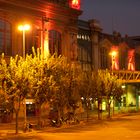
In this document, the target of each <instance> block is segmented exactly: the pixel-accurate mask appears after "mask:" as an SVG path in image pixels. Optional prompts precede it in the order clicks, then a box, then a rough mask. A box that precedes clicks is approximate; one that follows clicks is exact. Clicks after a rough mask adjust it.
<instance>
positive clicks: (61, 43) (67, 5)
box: [0, 0, 82, 60]
mask: <svg viewBox="0 0 140 140" xmlns="http://www.w3.org/2000/svg"><path fill="white" fill-rule="evenodd" d="M81 13H82V12H81V11H80V0H38V1H33V0H31V1H30V2H29V1H28V0H20V1H19V0H8V1H7V0H0V54H2V53H5V55H6V56H7V57H9V56H15V55H16V54H19V55H21V56H22V33H21V32H19V31H18V29H17V28H18V25H19V24H29V25H30V26H31V29H30V30H29V31H28V32H26V33H25V34H26V35H25V38H26V42H25V47H26V48H25V52H26V53H31V51H32V49H31V48H32V46H34V47H35V48H40V51H41V52H42V53H43V55H44V57H46V56H47V55H48V53H50V54H54V53H56V54H57V55H60V54H61V55H64V56H66V57H68V58H69V59H70V60H71V59H72V60H76V59H77V32H78V27H77V20H78V16H79V15H80V14H81Z"/></svg>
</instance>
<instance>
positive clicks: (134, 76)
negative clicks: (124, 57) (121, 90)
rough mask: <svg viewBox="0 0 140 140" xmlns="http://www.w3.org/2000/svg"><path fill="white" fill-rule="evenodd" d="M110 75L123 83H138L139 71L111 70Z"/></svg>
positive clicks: (139, 80) (139, 79)
mask: <svg viewBox="0 0 140 140" xmlns="http://www.w3.org/2000/svg"><path fill="white" fill-rule="evenodd" d="M111 73H112V74H113V75H116V76H118V78H119V79H122V80H124V82H125V83H138V82H140V71H128V70H112V71H111Z"/></svg>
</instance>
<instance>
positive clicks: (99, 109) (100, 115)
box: [98, 99, 102, 120]
mask: <svg viewBox="0 0 140 140" xmlns="http://www.w3.org/2000/svg"><path fill="white" fill-rule="evenodd" d="M101 101H102V100H101V99H98V120H101V119H102V104H101Z"/></svg>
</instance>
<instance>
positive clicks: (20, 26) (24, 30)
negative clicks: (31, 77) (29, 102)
mask: <svg viewBox="0 0 140 140" xmlns="http://www.w3.org/2000/svg"><path fill="white" fill-rule="evenodd" d="M18 30H19V31H22V39H23V40H22V43H23V44H22V45H23V46H22V47H23V48H22V49H23V59H25V33H26V31H28V30H30V25H29V24H24V25H23V24H22V25H19V26H18ZM26 123H27V117H26V99H24V124H25V127H26Z"/></svg>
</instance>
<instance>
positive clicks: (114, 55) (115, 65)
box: [111, 46, 119, 70]
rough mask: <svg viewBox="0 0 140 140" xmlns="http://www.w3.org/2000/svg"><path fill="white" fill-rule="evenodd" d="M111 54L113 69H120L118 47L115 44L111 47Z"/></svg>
mask: <svg viewBox="0 0 140 140" xmlns="http://www.w3.org/2000/svg"><path fill="white" fill-rule="evenodd" d="M111 56H112V66H111V69H112V70H119V62H118V47H117V46H113V47H112V48H111Z"/></svg>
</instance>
